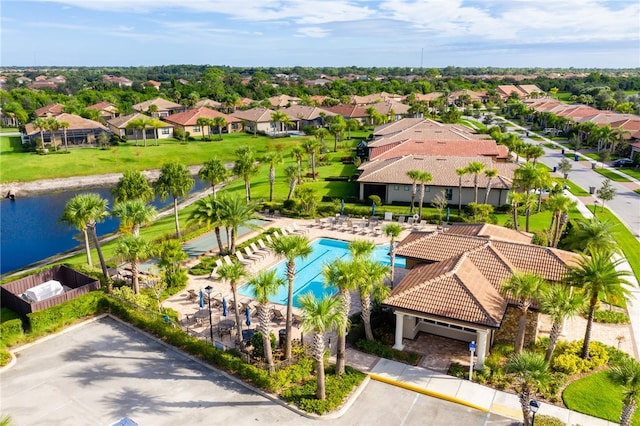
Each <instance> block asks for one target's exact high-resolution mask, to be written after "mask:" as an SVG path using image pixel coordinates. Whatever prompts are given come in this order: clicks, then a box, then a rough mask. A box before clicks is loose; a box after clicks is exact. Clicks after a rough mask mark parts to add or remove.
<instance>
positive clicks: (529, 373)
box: [506, 351, 551, 426]
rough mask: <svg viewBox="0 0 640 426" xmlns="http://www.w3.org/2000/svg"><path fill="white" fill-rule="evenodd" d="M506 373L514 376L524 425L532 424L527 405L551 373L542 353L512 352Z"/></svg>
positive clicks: (543, 386) (531, 415) (546, 381)
mask: <svg viewBox="0 0 640 426" xmlns="http://www.w3.org/2000/svg"><path fill="white" fill-rule="evenodd" d="M506 371H507V373H510V374H514V375H515V377H516V391H517V392H518V399H519V400H520V406H521V407H522V417H523V418H524V426H532V420H533V413H532V411H531V406H530V405H529V404H530V402H531V400H532V399H533V397H535V395H536V393H537V392H538V391H539V390H541V389H544V388H545V386H546V384H547V383H548V381H549V379H550V378H551V375H550V373H549V365H548V364H547V363H546V362H545V360H544V358H543V357H542V355H538V354H536V353H533V352H529V351H524V352H522V353H520V354H513V355H512V356H511V357H510V358H509V360H508V361H507V364H506Z"/></svg>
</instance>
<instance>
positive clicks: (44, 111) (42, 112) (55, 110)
mask: <svg viewBox="0 0 640 426" xmlns="http://www.w3.org/2000/svg"><path fill="white" fill-rule="evenodd" d="M63 112H64V105H62V104H58V103H55V104H49V105H45V106H43V107H42V108H38V109H37V110H35V112H34V114H35V116H36V117H39V118H47V117H55V116H56V115H60V114H62V113H63Z"/></svg>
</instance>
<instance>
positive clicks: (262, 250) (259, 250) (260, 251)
mask: <svg viewBox="0 0 640 426" xmlns="http://www.w3.org/2000/svg"><path fill="white" fill-rule="evenodd" d="M259 243H262V240H260V241H258V244H257V243H251V244H249V247H251V250H253V253H254V254H256V255H258V256H261V257H263V258H265V257H267V256H269V250H268V249H267V247H266V246H265V247H259V245H260V244H259ZM262 244H263V245H264V243H262Z"/></svg>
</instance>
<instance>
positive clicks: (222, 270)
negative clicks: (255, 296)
mask: <svg viewBox="0 0 640 426" xmlns="http://www.w3.org/2000/svg"><path fill="white" fill-rule="evenodd" d="M246 275H247V272H246V271H245V269H244V266H243V265H242V263H239V262H236V263H232V264H230V265H228V264H223V265H222V266H220V267H219V268H218V276H219V277H220V279H222V280H227V281H229V286H230V287H231V293H233V303H234V304H235V305H236V306H233V310H234V312H235V316H236V344H238V345H239V344H240V342H242V323H241V322H240V312H239V311H238V282H239V281H240V280H241V279H242V278H243V277H245V276H246ZM267 337H269V336H268V335H267Z"/></svg>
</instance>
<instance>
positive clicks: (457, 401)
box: [369, 373, 490, 413]
mask: <svg viewBox="0 0 640 426" xmlns="http://www.w3.org/2000/svg"><path fill="white" fill-rule="evenodd" d="M369 377H371V379H372V380H376V381H378V382H383V383H387V384H389V385H393V386H398V387H400V388H404V389H407V390H410V391H413V392H418V393H421V394H423V395H427V396H432V397H434V398H438V399H442V400H445V401H449V402H453V403H455V404H460V405H464V406H467V407H470V408H474V409H476V410H480V411H484V412H485V413H488V412H489V411H490V410H489V409H487V408H484V407H481V406H479V405H476V404H474V403H472V402H468V401H464V400H462V399H459V398H456V397H453V396H449V395H445V394H442V393H438V392H434V391H430V390H427V389H425V388H421V387H419V386H414V385H410V384H408V383H403V382H398V381H397V380H393V379H389V378H387V377H383V376H379V375H377V374H373V373H369Z"/></svg>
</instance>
